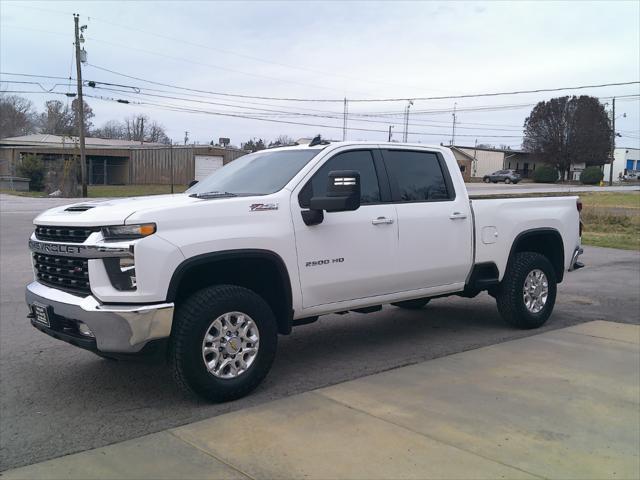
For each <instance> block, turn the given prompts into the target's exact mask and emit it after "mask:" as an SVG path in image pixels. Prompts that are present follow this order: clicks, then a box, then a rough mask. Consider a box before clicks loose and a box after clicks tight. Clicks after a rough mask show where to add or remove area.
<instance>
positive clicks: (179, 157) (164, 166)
mask: <svg viewBox="0 0 640 480" xmlns="http://www.w3.org/2000/svg"><path fill="white" fill-rule="evenodd" d="M85 145H86V158H87V180H88V183H89V184H98V185H124V184H170V183H171V182H172V181H173V183H175V184H188V183H189V182H190V181H192V180H194V179H195V180H200V179H202V178H204V177H205V176H207V175H208V174H209V173H211V172H213V171H214V170H216V169H217V168H220V167H221V166H222V165H224V164H227V163H229V162H231V161H232V160H235V159H236V158H238V157H240V156H242V155H244V154H245V153H246V152H244V151H242V150H238V149H234V148H225V147H214V146H210V145H179V146H173V147H170V146H169V145H165V144H161V143H147V142H144V143H143V142H135V141H129V140H112V139H104V138H86V139H85ZM25 155H35V156H37V157H39V158H41V159H42V160H43V161H44V163H45V166H46V167H47V168H49V169H50V170H59V169H60V168H62V167H61V165H62V164H63V163H64V161H65V160H70V159H74V158H78V157H79V155H80V148H79V145H78V139H77V137H71V136H59V135H42V134H39V135H25V136H22V137H12V138H4V139H2V140H0V175H15V174H16V169H17V166H18V165H19V164H20V162H21V160H22V158H23V157H24V156H25ZM172 177H173V178H172Z"/></svg>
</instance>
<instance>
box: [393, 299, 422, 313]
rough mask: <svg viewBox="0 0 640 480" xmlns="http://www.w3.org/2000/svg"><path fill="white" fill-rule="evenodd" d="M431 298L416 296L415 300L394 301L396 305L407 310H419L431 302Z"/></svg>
mask: <svg viewBox="0 0 640 480" xmlns="http://www.w3.org/2000/svg"><path fill="white" fill-rule="evenodd" d="M429 300H431V299H430V298H415V299H413V300H404V301H403V302H395V303H392V304H391V305H393V306H394V307H399V308H405V309H407V310H419V309H421V308H422V307H424V306H425V305H426V304H427V303H429Z"/></svg>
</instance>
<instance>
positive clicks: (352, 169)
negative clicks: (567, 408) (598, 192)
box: [26, 139, 582, 401]
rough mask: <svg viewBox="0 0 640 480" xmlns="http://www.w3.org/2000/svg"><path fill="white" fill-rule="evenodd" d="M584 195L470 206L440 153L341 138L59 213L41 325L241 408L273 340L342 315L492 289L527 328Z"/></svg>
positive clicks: (43, 282)
mask: <svg viewBox="0 0 640 480" xmlns="http://www.w3.org/2000/svg"><path fill="white" fill-rule="evenodd" d="M580 209H581V204H580V202H579V199H578V198H577V197H567V196H565V197H539V198H492V199H473V200H470V199H469V196H468V194H467V190H466V188H465V185H464V183H463V179H462V175H461V174H460V170H459V168H458V165H457V163H456V160H455V158H454V156H453V154H452V153H451V151H450V150H449V149H447V148H444V147H429V146H424V145H413V144H399V143H376V142H338V143H330V144H328V143H327V142H323V141H320V140H318V139H316V140H315V141H313V142H311V144H309V145H298V146H291V147H284V148H274V149H268V150H263V151H260V152H257V153H253V154H250V155H246V156H243V157H241V158H239V159H237V160H235V161H234V162H232V163H230V164H228V165H226V166H225V167H223V168H222V169H220V170H218V171H217V172H215V173H213V174H212V175H211V176H209V177H208V178H206V179H204V180H202V181H201V182H200V183H197V184H196V185H194V186H192V187H191V188H190V189H189V190H188V191H187V192H186V193H184V194H178V195H162V196H153V197H138V198H128V199H119V200H108V201H100V202H82V203H78V204H74V205H71V206H65V207H58V208H53V209H51V210H47V211H46V212H44V213H42V214H41V215H39V216H38V217H37V218H36V219H35V220H34V224H35V226H36V228H35V232H34V233H33V235H32V236H31V239H30V241H29V248H30V249H31V251H32V252H33V268H34V276H35V278H34V281H33V282H32V283H30V284H29V285H28V286H27V287H26V301H27V304H28V305H29V309H30V314H29V317H30V318H31V323H32V325H33V326H34V327H36V328H37V329H38V330H40V331H42V332H44V333H46V334H48V335H50V336H52V337H55V338H58V339H60V340H64V341H66V342H69V343H71V344H73V345H76V346H78V347H82V348H85V349H88V350H91V351H93V352H95V353H97V354H98V355H101V356H105V357H115V358H120V357H130V356H143V355H146V354H154V353H155V354H161V355H162V356H163V357H165V358H168V361H169V363H170V365H171V367H172V369H173V371H174V372H175V377H176V379H177V381H178V382H179V383H180V384H181V385H182V386H183V387H185V388H186V389H187V390H188V391H191V392H195V393H197V394H199V395H201V396H204V397H205V398H208V399H210V400H212V401H225V400H231V399H234V398H238V397H241V396H243V395H245V394H247V393H248V392H250V391H251V390H252V389H253V388H255V387H256V386H257V385H258V384H259V383H260V381H261V380H262V379H263V378H264V377H265V376H266V375H267V372H268V371H269V368H270V367H271V364H272V362H273V359H274V356H275V354H276V346H277V343H278V334H282V335H287V334H289V333H291V330H292V327H294V326H296V325H301V324H305V323H310V322H312V321H314V320H316V319H317V318H318V316H319V315H325V314H330V313H336V312H346V311H355V312H361V313H367V312H371V311H375V310H379V309H380V308H381V305H383V304H391V305H395V306H397V307H400V308H409V309H417V308H421V307H423V306H425V305H426V304H427V302H429V300H430V299H431V298H436V297H443V296H448V295H461V296H465V297H473V296H475V295H477V294H478V293H480V292H481V291H488V292H489V294H490V295H492V296H493V297H495V298H496V300H497V305H498V311H499V312H500V314H501V316H502V317H503V318H504V320H505V321H506V322H507V323H509V324H510V325H512V326H514V327H518V328H535V327H539V326H541V325H542V324H544V323H545V321H546V320H547V319H548V318H549V315H551V312H552V310H553V306H554V303H555V298H556V286H557V284H558V283H559V282H561V281H562V279H563V277H564V274H565V272H566V271H571V270H574V269H576V268H578V267H580V266H582V265H581V264H580V263H579V262H578V256H579V255H580V254H581V253H582V249H581V247H580V236H581V222H580V213H579V211H580Z"/></svg>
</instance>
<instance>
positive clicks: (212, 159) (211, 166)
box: [195, 155, 223, 181]
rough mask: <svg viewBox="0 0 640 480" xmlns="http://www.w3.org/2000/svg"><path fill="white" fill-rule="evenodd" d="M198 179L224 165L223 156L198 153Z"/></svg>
mask: <svg viewBox="0 0 640 480" xmlns="http://www.w3.org/2000/svg"><path fill="white" fill-rule="evenodd" d="M195 158H196V172H195V173H196V180H198V181H199V180H202V179H203V178H205V177H208V176H209V175H211V174H212V173H213V172H215V171H216V170H218V169H219V168H220V167H222V162H223V161H222V157H220V156H208V155H196V157H195Z"/></svg>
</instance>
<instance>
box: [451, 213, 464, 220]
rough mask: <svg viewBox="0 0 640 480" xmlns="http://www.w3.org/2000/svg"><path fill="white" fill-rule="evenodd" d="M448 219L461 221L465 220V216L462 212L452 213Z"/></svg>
mask: <svg viewBox="0 0 640 480" xmlns="http://www.w3.org/2000/svg"><path fill="white" fill-rule="evenodd" d="M449 218H450V219H451V220H463V219H465V218H467V214H466V213H462V212H453V213H452V214H451V215H449Z"/></svg>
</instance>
